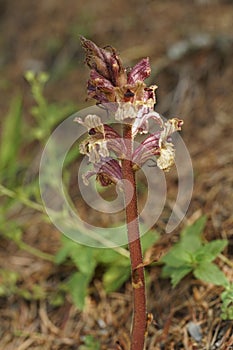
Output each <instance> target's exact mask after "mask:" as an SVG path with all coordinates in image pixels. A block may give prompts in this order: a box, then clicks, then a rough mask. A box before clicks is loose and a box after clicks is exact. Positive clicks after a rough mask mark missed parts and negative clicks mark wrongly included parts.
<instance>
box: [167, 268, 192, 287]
mask: <svg viewBox="0 0 233 350" xmlns="http://www.w3.org/2000/svg"><path fill="white" fill-rule="evenodd" d="M191 271H192V267H188V266H185V265H183V266H180V267H176V268H173V267H171V266H164V267H163V270H162V277H164V278H166V277H170V278H171V282H172V286H173V287H175V286H176V285H177V284H178V283H179V282H180V281H181V280H182V278H183V277H184V276H186V275H187V274H188V273H190V272H191Z"/></svg>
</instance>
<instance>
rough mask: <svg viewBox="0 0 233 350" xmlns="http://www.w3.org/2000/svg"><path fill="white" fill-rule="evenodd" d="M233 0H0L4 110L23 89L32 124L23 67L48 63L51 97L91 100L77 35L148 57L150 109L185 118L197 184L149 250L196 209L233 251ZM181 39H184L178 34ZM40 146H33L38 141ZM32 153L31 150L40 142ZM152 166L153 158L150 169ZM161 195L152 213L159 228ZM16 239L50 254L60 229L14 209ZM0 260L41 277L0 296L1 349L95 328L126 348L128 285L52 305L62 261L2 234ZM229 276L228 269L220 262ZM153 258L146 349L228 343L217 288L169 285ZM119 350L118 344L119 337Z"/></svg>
mask: <svg viewBox="0 0 233 350" xmlns="http://www.w3.org/2000/svg"><path fill="white" fill-rule="evenodd" d="M232 19H233V4H232V1H224V0H222V1H221V0H209V1H208V0H205V1H204V0H203V1H201V0H199V1H198V0H193V1H191V0H190V1H187V0H186V1H185V0H178V1H172V0H163V1H162V0H158V1H149V0H148V1H146V0H145V1H138V0H135V1H132V0H128V1H123V0H119V1H117V2H116V1H111V0H110V1H106V2H105V1H96V2H94V1H91V0H85V1H74V0H67V1H61V0H56V1H55V0H41V1H34V0H31V1H29V0H21V1H18V2H17V1H14V2H13V1H6V0H0V29H1V34H0V45H1V56H0V70H1V82H0V89H1V95H0V96H1V97H0V110H1V115H2V116H4V115H5V114H6V112H7V110H8V108H9V104H10V100H11V99H12V97H13V96H14V94H16V93H18V92H19V91H21V92H23V94H24V117H25V119H26V120H28V122H29V123H30V118H31V117H30V114H29V107H30V106H31V105H32V103H33V102H32V98H31V95H30V91H29V88H28V85H27V84H26V82H25V80H24V79H23V72H24V71H25V70H26V69H28V68H33V69H38V70H41V69H45V70H46V71H49V72H50V74H51V81H50V82H49V84H48V85H47V88H46V96H47V98H48V99H49V100H50V101H68V100H69V101H70V100H71V101H74V102H75V103H76V104H77V109H78V108H81V107H85V106H88V103H89V104H91V102H85V94H86V91H85V86H86V79H87V74H88V71H87V69H84V68H83V53H82V50H81V48H80V45H79V40H78V35H79V34H82V35H84V36H87V37H88V38H90V39H92V40H93V41H95V42H96V43H98V44H99V45H101V46H105V45H108V44H111V45H112V46H114V47H115V48H117V49H118V52H119V53H120V55H121V57H122V59H123V61H124V62H125V64H126V65H132V64H134V63H135V62H136V61H137V60H138V59H140V58H142V57H146V56H149V57H150V61H151V66H152V76H151V78H150V81H151V82H153V83H155V84H156V85H158V86H159V89H158V92H157V96H158V104H157V111H158V112H160V113H162V114H164V115H165V116H166V117H172V116H174V115H178V116H180V117H181V118H182V119H184V122H185V124H184V128H183V132H182V137H183V139H184V141H185V143H186V146H187V147H188V149H189V152H190V154H191V157H192V162H193V168H194V174H195V184H194V191H193V196H192V201H191V205H190V208H189V210H188V213H187V216H186V219H185V220H184V222H183V223H182V225H181V226H180V227H179V228H178V229H177V230H176V231H175V232H174V233H173V235H172V236H166V235H163V236H162V237H163V238H161V244H160V245H159V244H158V245H156V246H155V247H153V252H154V254H156V251H157V250H159V248H161V247H162V249H163V250H164V249H168V248H169V246H170V245H171V244H172V243H173V242H175V241H176V240H177V239H178V234H179V232H180V229H181V228H182V226H183V225H185V224H187V223H192V222H193V221H195V219H196V218H198V217H200V216H201V215H202V214H205V215H207V217H208V222H207V227H206V230H205V237H206V238H207V239H208V240H212V239H216V238H227V239H228V240H229V245H228V249H227V250H226V251H225V252H224V255H225V256H227V257H228V258H229V259H232V255H233V248H232V247H233V215H232V202H233V195H232V185H233V152H232V131H233V127H232V125H233V124H232V110H233V98H232V96H233V94H232V93H233V88H232V81H233V69H232V55H233V36H232V33H233V22H232ZM181 44H182V45H181ZM35 147H37V146H35ZM38 152H39V150H38ZM152 169H153V168H152ZM167 181H168V187H169V196H170V198H171V201H172V198H175V197H176V189H177V183H176V176H175V173H174V174H173V172H172V173H171V174H170V175H169V176H168V180H167ZM169 211H170V208H169V205H167V206H166V208H165V211H164V213H163V215H162V217H161V218H160V220H159V222H158V230H159V231H160V232H161V233H162V232H163V229H164V227H165V224H164V221H166V218H167V217H168V215H169ZM23 215H26V216H24V217H22V218H21V219H22V222H23V223H25V220H27V224H26V225H24V227H25V232H24V241H25V242H27V243H28V244H30V245H32V246H34V247H36V248H39V249H41V250H42V251H44V252H48V253H51V254H53V253H55V252H56V251H57V249H58V248H59V245H60V233H59V232H57V231H56V230H55V228H54V227H53V226H52V225H50V224H45V223H42V222H41V221H40V220H41V219H40V216H39V215H38V214H37V213H36V212H35V213H33V212H32V211H27V210H25V212H23ZM0 252H1V256H0V262H1V266H2V267H3V268H4V267H7V268H8V269H10V270H15V271H17V272H19V273H20V276H21V285H22V286H23V287H25V288H28V289H29V290H30V288H31V286H32V285H33V284H38V285H40V286H43V290H45V291H46V293H47V297H46V298H44V300H43V301H41V302H37V301H26V300H25V299H24V298H23V297H20V296H17V295H12V296H11V297H9V298H8V299H6V298H0V318H1V323H0V348H1V349H4V350H16V349H17V350H26V349H33V350H39V349H40V350H42V349H43V350H46V349H49V350H61V349H62V350H68V349H69V350H71V349H78V348H79V346H80V345H81V344H82V341H83V339H84V336H85V335H93V337H94V338H96V339H98V340H99V341H100V343H101V349H106V350H107V349H108V350H110V349H114V348H115V349H116V348H117V347H116V341H118V342H120V343H121V344H122V346H125V349H127V344H128V342H129V330H130V320H131V313H132V306H131V286H130V282H128V283H126V285H125V286H124V288H123V289H122V290H121V291H119V292H115V293H112V294H110V295H106V293H105V292H104V290H103V287H102V285H101V281H100V280H98V279H97V278H96V279H94V281H93V290H92V293H91V296H90V297H89V298H88V300H87V307H86V310H85V312H83V313H81V312H79V311H77V310H76V309H75V307H74V306H73V305H72V304H71V302H70V300H69V298H68V297H67V300H66V302H65V304H64V305H63V306H61V307H58V308H54V307H52V306H51V305H50V303H49V296H50V292H53V293H54V291H56V286H57V285H58V283H59V281H61V280H62V279H64V278H65V277H67V275H69V274H70V273H71V270H69V269H68V270H67V268H66V267H57V266H54V265H53V264H52V263H50V262H46V261H44V260H42V259H39V258H36V257H34V256H32V255H30V254H28V253H25V252H23V251H20V250H18V249H17V247H16V246H15V245H14V244H13V243H11V242H10V241H6V240H2V241H1V243H0ZM217 263H218V264H219V266H220V267H221V268H222V269H223V270H224V272H225V273H226V275H227V276H228V278H229V279H231V280H232V279H233V272H232V269H231V268H229V267H228V265H227V264H225V263H223V262H222V261H220V260H219V261H217ZM160 272H161V271H160V268H158V267H150V268H149V276H150V287H149V290H148V291H147V293H148V311H149V312H151V313H152V314H153V316H154V322H152V324H151V325H150V326H149V330H148V338H147V349H148V350H152V349H155V350H159V349H168V350H172V349H185V350H191V349H198V350H200V349H206V350H207V349H212V350H213V349H221V350H224V349H231V348H232V347H233V327H232V322H228V321H222V320H221V318H220V297H219V295H220V292H221V288H218V287H215V286H211V285H206V284H204V283H202V282H200V281H197V280H195V279H194V278H193V277H192V276H189V277H187V278H185V279H184V280H183V281H182V282H181V283H180V284H179V285H178V287H176V288H175V289H172V288H171V285H170V282H169V281H168V280H162V279H160V277H159V276H160ZM190 321H192V322H194V323H195V324H198V325H200V326H201V329H202V340H201V342H199V343H197V342H196V341H195V339H194V338H192V337H191V336H190V335H189V334H188V331H187V324H188V322H190ZM118 349H120V347H118Z"/></svg>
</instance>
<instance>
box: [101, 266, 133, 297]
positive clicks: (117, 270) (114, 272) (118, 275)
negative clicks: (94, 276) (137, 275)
mask: <svg viewBox="0 0 233 350" xmlns="http://www.w3.org/2000/svg"><path fill="white" fill-rule="evenodd" d="M129 277H130V266H128V267H122V266H114V265H112V266H110V267H109V268H108V269H107V271H106V272H105V274H104V276H103V283H104V288H105V290H106V292H108V293H109V292H114V291H115V290H118V289H119V288H120V287H121V286H122V284H123V283H124V282H125V281H127V280H128V279H129Z"/></svg>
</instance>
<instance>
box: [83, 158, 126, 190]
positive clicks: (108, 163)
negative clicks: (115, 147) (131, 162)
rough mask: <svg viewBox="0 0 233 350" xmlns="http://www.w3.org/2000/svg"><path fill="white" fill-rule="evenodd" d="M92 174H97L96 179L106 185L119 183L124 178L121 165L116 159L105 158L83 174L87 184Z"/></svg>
mask: <svg viewBox="0 0 233 350" xmlns="http://www.w3.org/2000/svg"><path fill="white" fill-rule="evenodd" d="M91 176H96V180H97V181H99V182H100V184H101V185H102V186H104V187H105V186H109V185H111V184H117V183H118V181H120V180H121V179H122V173H121V166H120V164H119V162H118V161H117V160H116V159H112V158H105V159H103V160H102V161H100V162H99V163H96V164H94V169H93V170H90V171H88V172H87V173H86V174H84V175H83V176H82V178H83V182H84V184H85V185H88V184H89V178H90V177H91Z"/></svg>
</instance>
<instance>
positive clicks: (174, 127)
mask: <svg viewBox="0 0 233 350" xmlns="http://www.w3.org/2000/svg"><path fill="white" fill-rule="evenodd" d="M161 120H162V119H161ZM182 125H183V121H182V120H180V119H178V118H173V119H169V120H168V121H167V122H164V123H163V125H162V127H163V129H162V130H161V131H157V132H156V133H154V134H151V135H149V136H148V137H147V138H146V139H145V140H144V141H142V142H141V144H140V146H138V147H137V148H136V150H135V151H134V154H133V162H134V163H135V166H134V167H135V169H138V168H140V167H141V166H142V165H143V164H144V163H145V162H146V161H147V160H149V159H150V158H152V157H153V156H157V166H158V167H159V168H160V169H162V170H164V171H169V170H170V168H171V167H172V165H173V164H174V159H175V151H174V145H173V144H172V142H171V139H170V135H171V134H172V133H174V132H175V131H178V130H181V126H182Z"/></svg>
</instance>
